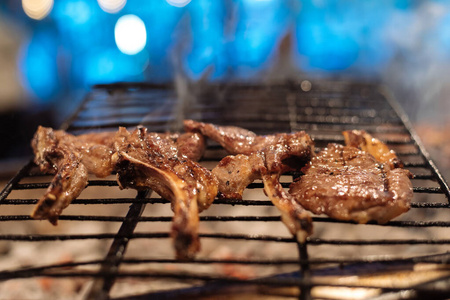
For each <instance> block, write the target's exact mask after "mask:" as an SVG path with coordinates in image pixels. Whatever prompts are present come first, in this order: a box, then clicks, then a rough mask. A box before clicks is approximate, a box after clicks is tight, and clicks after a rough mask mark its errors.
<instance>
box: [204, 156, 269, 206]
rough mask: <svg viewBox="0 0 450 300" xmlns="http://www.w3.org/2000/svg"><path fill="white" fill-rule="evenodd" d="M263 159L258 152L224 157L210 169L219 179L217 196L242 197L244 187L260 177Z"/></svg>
mask: <svg viewBox="0 0 450 300" xmlns="http://www.w3.org/2000/svg"><path fill="white" fill-rule="evenodd" d="M263 167H264V159H263V157H262V156H261V155H259V154H258V153H256V154H252V155H245V154H238V155H236V156H233V155H229V156H226V157H224V158H223V159H222V160H221V161H220V162H219V164H218V165H217V166H216V167H215V168H214V169H213V170H212V172H213V174H214V175H216V178H217V179H218V180H219V198H222V199H239V200H241V199H242V193H244V190H245V188H246V187H247V186H248V185H249V184H250V183H252V182H253V181H255V180H257V179H261V168H263Z"/></svg>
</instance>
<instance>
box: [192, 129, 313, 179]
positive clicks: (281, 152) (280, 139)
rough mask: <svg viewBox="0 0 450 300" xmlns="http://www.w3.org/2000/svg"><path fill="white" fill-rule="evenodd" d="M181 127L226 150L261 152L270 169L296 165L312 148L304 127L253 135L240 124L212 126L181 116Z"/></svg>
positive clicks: (301, 162) (306, 157) (287, 169)
mask: <svg viewBox="0 0 450 300" xmlns="http://www.w3.org/2000/svg"><path fill="white" fill-rule="evenodd" d="M184 127H185V130H186V131H188V132H200V133H202V134H203V135H205V136H207V137H208V138H210V139H212V140H214V141H216V142H217V143H219V144H220V145H221V146H222V147H224V148H225V150H227V151H228V152H229V153H230V154H246V155H250V154H253V153H257V152H263V153H264V156H265V163H266V167H267V168H268V170H269V171H270V172H280V171H281V172H287V171H290V170H296V169H299V168H300V167H301V166H303V165H304V164H305V162H306V161H307V160H308V159H309V158H310V157H311V155H312V153H313V151H314V144H313V141H312V140H311V138H310V137H309V135H308V134H306V133H305V132H304V131H299V132H294V133H278V134H274V135H257V134H255V133H254V132H252V131H249V130H246V129H243V128H240V127H234V126H216V125H213V124H209V123H202V122H196V121H193V120H185V121H184Z"/></svg>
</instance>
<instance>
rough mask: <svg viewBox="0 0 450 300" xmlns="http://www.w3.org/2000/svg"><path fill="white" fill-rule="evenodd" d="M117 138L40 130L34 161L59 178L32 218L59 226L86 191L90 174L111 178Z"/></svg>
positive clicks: (42, 198) (45, 195)
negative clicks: (66, 213) (59, 222)
mask: <svg viewBox="0 0 450 300" xmlns="http://www.w3.org/2000/svg"><path fill="white" fill-rule="evenodd" d="M113 137H114V136H113V135H112V134H110V133H101V134H98V135H92V134H88V135H82V136H78V137H75V136H73V135H71V134H68V133H66V132H64V131H62V130H53V129H51V128H45V127H41V126H40V127H39V128H38V130H37V131H36V133H35V135H34V138H33V140H32V143H31V144H32V147H33V150H34V153H35V159H34V161H35V163H36V164H37V165H38V166H39V167H40V170H41V171H42V172H44V173H48V174H56V175H55V176H54V178H53V180H52V181H51V183H50V185H49V187H48V188H47V191H46V192H45V194H44V195H43V196H42V197H41V198H40V199H39V201H38V204H37V205H36V207H35V209H34V211H33V212H32V214H31V216H32V217H33V218H35V219H48V220H49V221H50V222H51V223H52V224H54V225H56V223H57V221H58V216H59V215H60V214H61V212H62V210H63V209H64V208H66V207H67V206H68V205H69V204H70V202H72V200H73V199H75V198H77V197H78V196H79V195H80V193H81V192H82V191H83V190H84V188H85V187H86V185H87V182H88V173H92V174H94V175H96V176H97V177H105V176H108V175H109V174H111V172H112V170H113V165H112V164H111V154H112V145H113V141H114V138H113Z"/></svg>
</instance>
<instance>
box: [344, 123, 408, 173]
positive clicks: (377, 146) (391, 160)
mask: <svg viewBox="0 0 450 300" xmlns="http://www.w3.org/2000/svg"><path fill="white" fill-rule="evenodd" d="M342 134H343V135H344V139H345V144H346V145H347V146H351V147H355V148H358V149H361V150H363V151H366V152H367V153H370V154H372V156H373V157H375V159H376V160H377V161H379V162H381V163H385V164H388V166H389V168H391V169H394V168H403V163H402V162H401V161H400V159H399V158H398V157H397V155H396V154H395V152H394V150H391V149H389V147H388V146H387V145H386V144H384V143H383V142H381V141H380V140H378V139H376V138H374V137H372V136H371V135H370V134H368V133H367V132H365V131H364V130H347V131H344V132H343V133H342Z"/></svg>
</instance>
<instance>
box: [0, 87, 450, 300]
mask: <svg viewBox="0 0 450 300" xmlns="http://www.w3.org/2000/svg"><path fill="white" fill-rule="evenodd" d="M312 86H313V89H312V90H307V91H305V90H303V89H302V84H301V83H300V82H283V83H272V84H268V85H261V84H251V83H249V84H242V83H226V84H210V85H208V86H206V87H198V86H197V87H191V90H192V91H191V92H192V94H193V95H194V96H192V94H188V95H185V94H177V92H176V91H178V90H177V89H176V87H175V86H173V85H171V84H148V83H118V84H110V85H97V86H95V87H94V88H93V91H92V92H91V93H89V94H88V96H87V97H86V98H85V100H84V101H83V103H82V104H81V105H80V106H79V109H78V110H77V111H76V112H75V113H74V114H73V116H71V117H70V118H69V119H68V120H67V121H66V122H64V123H63V124H62V126H61V129H64V130H67V131H69V132H75V133H78V132H84V131H91V130H98V129H105V128H106V129H110V128H113V127H116V126H118V125H122V126H134V125H137V124H138V123H141V124H142V123H143V122H131V121H130V120H129V119H130V117H131V119H132V117H133V116H135V114H134V113H129V112H127V113H126V114H119V117H118V118H116V119H113V120H112V121H111V120H108V116H109V114H105V118H106V121H105V120H103V119H102V118H98V117H96V116H95V113H94V114H93V116H90V115H89V113H88V114H87V115H84V114H85V113H86V112H87V110H88V109H89V108H91V109H92V107H90V105H94V108H95V109H105V107H106V108H108V105H111V104H110V103H108V100H110V99H111V98H114V97H117V98H119V100H115V101H118V102H117V103H116V104H119V105H118V106H117V107H116V108H117V109H123V108H124V107H125V108H129V105H127V104H126V103H122V101H121V99H122V98H121V97H125V98H126V97H129V96H130V94H132V95H131V96H133V95H138V96H139V95H140V94H141V93H142V92H143V91H146V92H149V93H151V92H152V91H157V92H158V93H156V96H155V99H154V102H155V103H152V105H154V106H150V108H148V112H149V113H151V109H160V110H161V111H160V112H159V114H158V115H156V117H155V118H156V119H157V120H156V121H151V120H150V121H151V122H149V123H148V124H145V123H144V124H143V125H144V126H147V127H149V128H156V130H155V131H164V130H174V129H177V128H179V126H180V118H183V117H184V116H185V115H188V117H190V116H191V115H193V116H196V115H199V114H198V111H196V109H197V108H196V107H195V106H196V105H199V106H200V115H201V116H202V118H200V119H202V120H203V121H206V122H214V120H212V119H213V118H214V117H215V116H216V115H217V113H216V114H215V112H214V109H217V107H215V104H214V103H213V104H212V103H211V101H210V98H209V94H208V93H210V92H211V91H210V90H212V93H213V95H214V93H216V95H217V93H218V92H222V93H224V94H225V96H224V99H219V100H217V102H218V103H219V105H216V106H220V105H224V101H226V100H227V96H226V95H227V93H230V94H233V93H236V91H247V92H248V91H258V90H259V91H260V90H263V91H268V93H271V92H274V93H280V94H281V95H282V96H281V97H280V99H282V100H283V101H284V102H285V103H284V104H283V107H284V108H286V109H287V112H288V113H287V115H282V117H283V119H282V120H281V121H280V123H283V126H286V127H285V128H289V129H288V130H282V129H281V130H280V127H277V126H273V127H269V128H268V129H269V131H270V132H275V131H278V132H281V131H295V130H306V131H307V132H309V133H310V132H311V131H315V130H316V129H317V128H321V129H320V130H317V131H318V132H319V133H317V134H312V137H313V138H314V139H315V141H316V142H317V141H319V143H320V144H321V145H322V146H324V145H325V144H326V143H328V142H342V141H343V139H342V137H340V136H338V135H336V134H327V133H325V134H324V133H320V132H327V130H328V131H331V132H333V131H334V132H336V131H337V129H336V128H339V129H340V130H344V129H350V128H361V127H364V128H365V129H369V130H368V131H371V132H372V133H375V134H377V133H378V134H389V133H394V134H395V133H403V134H405V133H406V134H407V135H408V137H409V139H404V140H401V139H400V140H398V139H387V140H385V142H386V143H387V144H388V145H390V146H400V147H401V146H404V145H407V146H412V147H414V150H407V151H403V152H402V151H400V152H398V154H399V156H416V157H420V158H421V161H418V162H417V161H416V162H409V163H408V162H407V163H406V164H405V167H406V168H410V169H414V168H420V169H424V170H428V171H429V173H417V172H414V173H416V174H415V175H416V176H415V179H414V180H423V181H432V182H435V183H437V185H438V187H436V186H435V187H428V186H418V187H417V186H416V187H415V188H414V193H415V194H427V195H431V194H439V195H442V197H444V198H446V200H447V202H414V203H412V207H413V208H417V209H445V208H450V204H449V202H450V189H449V186H448V184H447V183H446V181H445V179H444V178H443V176H442V174H441V173H440V172H439V170H438V168H437V167H436V165H435V164H434V162H433V161H432V160H431V158H430V156H429V154H428V153H427V152H426V150H425V147H424V146H423V144H422V143H421V142H420V139H419V138H418V136H417V134H416V133H415V131H414V129H413V126H412V125H411V123H410V122H409V120H408V118H407V116H406V114H405V113H404V112H403V110H402V109H401V107H400V106H399V104H398V103H397V101H396V100H395V99H394V97H393V96H392V95H391V94H390V93H389V91H388V90H387V89H386V88H385V87H383V86H379V85H372V84H370V83H348V82H324V81H321V82H317V83H315V82H313V84H312ZM205 90H206V92H205ZM354 91H359V92H360V93H361V95H359V98H358V97H356V98H358V99H359V101H356V102H352V101H354V100H352V97H353V96H354V95H353V94H352V93H354ZM161 93H162V94H164V93H168V94H169V96H168V97H167V98H164V99H166V100H167V99H169V100H167V102H169V104H174V106H175V109H174V111H171V112H170V114H171V115H172V116H174V119H172V120H167V119H165V120H164V117H167V116H168V113H167V111H165V110H166V109H167V110H170V109H173V106H169V105H168V103H166V101H162V100H160V99H159V97H160V96H161ZM310 93H316V94H318V95H319V96H317V99H316V98H314V97H311V96H310ZM364 93H367V94H368V95H366V96H364V95H363V94H364ZM144 94H145V93H144ZM336 94H337V95H338V97H337V98H333V97H334V96H335V95H336ZM99 95H103V96H102V97H105V98H104V99H101V101H98V99H99ZM205 95H206V96H205ZM330 95H331V97H329V96H330ZM197 97H198V98H202V97H203V98H206V99H203V98H202V99H203V100H205V102H202V101H203V100H200V101H199V102H197V101H194V100H198V99H197ZM302 97H305V98H306V99H309V100H311V101H310V102H309V103H303V102H302V101H301V98H302ZM308 97H309V98H308ZM339 97H340V98H339ZM131 98H132V99H133V101H136V107H138V108H140V109H142V107H146V106H145V105H144V104H147V105H148V104H149V102H151V101H150V100H148V99H143V98H142V97H141V96H139V97H136V98H137V100H136V98H133V97H131ZM152 99H153V98H152ZM176 99H178V100H176ZM180 99H181V100H180ZM299 99H300V100H299ZM330 99H331V100H330ZM361 99H362V100H361ZM103 100H105V101H106V103H103V102H102V101H103ZM247 100H248V101H250V100H252V99H247ZM253 100H254V99H253ZM253 100H252V101H253ZM380 101H385V103H384V104H382V103H381V107H384V110H380V111H381V112H383V114H386V112H390V113H388V115H383V114H381V115H378V113H377V111H376V109H377V108H379V106H380ZM92 103H93V104H92ZM180 103H181V104H180ZM324 103H325V104H327V105H324ZM351 103H353V104H355V103H357V105H353V106H351V107H347V106H348V104H351ZM273 104H274V103H270V105H268V109H270V108H271V107H273ZM330 104H333V105H330ZM363 104H364V105H366V106H367V105H372V106H371V107H372V109H367V107H366V108H364V107H358V105H361V106H362V105H363ZM96 105H97V106H96ZM202 105H204V106H203V108H204V110H202ZM243 105H244V106H246V104H243ZM383 105H388V106H383ZM161 106H162V109H161V108H160V107H161ZM192 106H194V107H192ZM280 106H281V105H280ZM250 107H252V106H251V105H250ZM336 107H338V108H336ZM386 107H387V108H386ZM244 108H245V107H244ZM340 108H343V111H344V112H345V113H348V115H338V116H335V117H331V118H328V116H329V114H330V113H331V112H333V109H335V110H334V111H339V109H340ZM210 109H211V110H210ZM258 109H261V110H262V111H264V113H266V111H265V110H264V109H266V108H265V106H264V105H262V106H261V107H260V108H258ZM277 109H280V110H283V108H277ZM231 110H232V108H231ZM186 111H187V112H186ZM299 111H301V112H302V113H301V114H299ZM118 112H119V110H118ZM308 112H310V113H311V112H312V113H311V114H309V116H311V117H310V118H305V119H301V120H300V119H299V116H302V117H304V116H308ZM315 112H317V113H315ZM356 112H357V114H356ZM259 114H261V113H259ZM274 114H279V112H276V113H274ZM352 114H353V115H352ZM224 115H225V117H224V120H222V121H223V122H222V123H224V124H226V123H228V124H232V125H237V126H242V127H245V128H249V129H251V130H254V131H256V132H258V131H260V133H263V132H261V131H262V130H261V129H262V128H261V127H260V126H261V124H260V123H264V122H266V124H265V125H267V124H268V123H269V122H271V121H273V122H274V123H276V122H277V121H278V120H275V121H274V120H271V119H270V118H272V116H271V114H268V113H266V114H263V115H260V116H259V118H260V119H259V120H258V119H252V118H254V116H253V115H252V118H249V119H248V120H247V121H249V124H253V123H252V122H254V125H255V126H254V127H253V128H252V126H245V124H239V122H236V121H237V119H238V118H239V117H236V116H234V115H231V117H230V115H229V114H227V113H226V112H225V113H224ZM160 117H162V119H163V120H162V121H161V120H158V118H160ZM227 118H228V119H227ZM236 118H237V119H236ZM256 118H258V116H256ZM136 119H139V117H137V118H136ZM197 119H199V118H197ZM225 119H226V120H225ZM261 119H262V120H261ZM141 120H142V118H141ZM83 122H84V123H83ZM89 122H90V123H89ZM215 123H216V122H215ZM244 123H245V122H244ZM80 124H81V125H80ZM149 125H152V126H149ZM386 125H389V126H387V127H385V126H386ZM321 126H322V127H321ZM339 126H340V127H339ZM281 127H282V126H281ZM264 129H265V130H267V128H264ZM330 129H331V130H330ZM370 129H373V130H370ZM270 132H264V133H270ZM319 148H320V147H319ZM208 149H209V150H210V151H211V152H213V153H216V152H220V149H219V147H217V145H214V144H212V145H209V147H208ZM214 155H216V154H214ZM214 155H212V156H210V157H208V156H206V157H205V159H204V161H215V160H216V157H214ZM32 168H33V163H32V162H30V163H29V164H27V165H26V166H24V167H23V168H22V169H21V170H20V171H19V172H18V174H17V175H16V176H14V177H13V178H12V179H11V180H10V181H9V182H8V184H7V185H6V186H5V188H4V189H3V191H2V192H1V193H0V204H1V205H32V204H35V203H36V202H37V199H8V196H9V195H10V193H11V191H14V190H32V189H41V188H45V187H46V185H48V183H20V182H21V180H23V179H24V178H26V177H29V176H30V174H29V173H30V171H31V170H32ZM293 176H298V174H293ZM88 186H90V187H94V186H108V187H116V186H117V183H116V182H115V181H111V180H90V181H89V185H88ZM283 186H284V187H285V188H286V187H287V186H288V184H287V183H284V184H283ZM249 188H250V189H262V184H261V183H253V184H251V185H250V186H249ZM89 200H90V201H89ZM96 203H102V204H105V203H129V204H130V208H129V210H128V212H127V215H126V216H125V217H108V216H106V217H105V216H66V215H62V216H61V218H60V220H61V221H70V220H77V221H88V220H89V221H98V222H121V227H120V229H119V230H118V231H117V233H112V234H92V235H74V234H71V235H68V234H62V235H41V236H39V235H27V234H22V235H0V240H9V241H15V242H19V241H28V242H33V241H57V240H59V241H64V240H85V239H111V240H112V245H111V247H110V248H109V251H108V253H107V254H106V255H105V258H104V259H103V260H98V261H88V262H75V263H73V264H53V265H49V266H41V267H29V268H25V269H17V270H5V271H0V280H6V279H14V278H29V277H35V276H49V277H55V278H58V277H89V278H93V279H94V284H93V286H92V288H91V290H90V292H89V293H88V295H87V299H106V298H108V297H109V292H110V290H111V288H112V286H113V285H114V282H115V280H116V279H117V278H122V277H137V278H142V277H148V278H172V279H177V280H192V279H197V280H200V281H203V282H206V283H208V282H213V283H211V284H206V285H205V286H203V288H195V289H183V290H173V291H168V292H157V293H152V294H146V295H135V296H133V297H128V298H130V299H139V298H140V297H147V296H150V295H152V296H158V297H169V298H170V297H173V298H176V297H180V295H192V293H193V294H195V295H198V293H200V295H208V293H210V292H212V291H214V290H215V289H216V288H217V287H218V286H220V287H221V288H225V287H226V286H230V285H238V286H242V285H246V286H254V285H255V284H256V285H258V286H261V285H269V286H274V287H278V286H291V287H292V286H294V287H300V289H301V290H302V293H301V294H300V297H302V298H304V299H307V298H309V297H310V289H311V288H312V287H316V286H321V284H318V283H313V282H312V281H311V276H312V275H311V266H316V265H327V264H334V265H337V266H340V267H341V268H343V269H346V268H351V266H352V265H354V264H366V265H370V264H374V263H386V264H387V265H395V264H397V263H400V262H407V263H415V264H416V263H423V262H429V260H430V259H431V258H432V257H434V256H433V255H431V256H430V255H427V256H421V257H417V256H415V257H394V258H391V259H375V260H372V259H359V260H349V259H344V260H339V259H336V260H332V259H328V260H327V259H310V258H309V257H308V246H314V245H351V246H364V245H372V244H376V245H380V246H390V245H428V244H437V245H449V244H450V240H449V239H414V238H409V239H406V238H405V239H389V240H385V241H380V240H364V241H362V240H356V241H351V240H349V241H346V240H341V239H335V240H333V239H321V238H310V239H308V241H307V243H306V244H305V245H300V244H297V249H298V257H299V259H298V260H283V259H276V258H275V259H270V260H251V259H250V260H244V261H242V260H217V259H216V260H214V259H211V260H207V259H206V260H205V259H202V260H198V259H197V260H196V261H195V263H198V264H213V263H214V264H239V265H246V264H248V265H252V264H255V265H274V264H275V265H277V264H290V265H296V266H298V269H299V271H298V273H296V274H294V275H292V274H291V275H292V276H285V277H279V276H270V277H265V278H261V279H256V280H240V279H237V278H231V277H226V276H202V275H198V274H177V273H176V272H173V273H167V272H164V273H160V274H158V273H157V272H156V273H155V272H153V273H146V272H134V273H133V272H131V273H129V272H128V273H123V272H120V271H118V268H119V266H120V265H121V264H127V263H133V260H127V259H126V258H125V253H126V248H127V245H128V243H129V241H130V240H133V239H138V238H154V239H161V238H168V236H169V234H168V233H167V232H154V233H149V234H145V233H134V229H135V228H136V225H137V224H138V223H140V222H170V220H171V218H170V217H164V216H162V217H141V214H142V211H143V209H144V208H145V206H146V205H147V204H155V203H165V204H168V203H167V201H165V200H164V199H159V198H154V197H150V198H148V197H146V195H145V193H138V194H137V196H136V198H115V199H101V198H96V199H88V201H87V200H86V199H83V200H75V201H73V205H76V204H96ZM215 205H233V206H234V205H237V206H239V205H243V206H271V203H270V201H269V200H267V199H264V200H245V199H244V200H242V201H237V200H218V199H216V200H215ZM313 220H314V222H315V223H318V222H326V223H330V224H333V223H343V224H347V223H350V222H342V221H336V220H331V219H329V218H321V217H314V218H313ZM7 221H31V219H30V218H29V217H28V216H27V215H12V216H10V215H8V216H0V222H7ZM201 221H202V222H208V221H213V222H216V221H218V222H233V221H239V222H241V221H242V222H278V221H279V217H274V216H268V217H261V216H243V217H233V216H230V217H228V218H227V217H223V216H217V217H214V216H205V217H201ZM33 222H35V221H33ZM370 225H373V226H379V225H375V224H369V226H370ZM387 226H394V227H426V228H435V227H438V228H447V227H449V226H450V222H447V221H428V222H426V221H421V220H420V221H391V222H389V223H388V224H387ZM200 237H201V238H202V239H219V240H250V241H253V240H258V241H262V242H276V243H297V242H296V241H295V240H294V239H292V238H286V237H280V236H270V235H259V236H250V235H248V234H247V235H246V234H242V235H237V234H224V233H221V234H220V233H219V234H204V233H203V234H202V233H201V234H200ZM437 261H438V262H437V263H439V264H442V265H447V264H449V261H450V255H449V254H448V253H443V254H442V255H440V256H439V259H438V260H437ZM135 262H141V263H142V262H145V260H140V261H139V260H136V261H135ZM157 262H158V263H161V264H163V263H175V264H177V263H180V264H182V263H183V262H175V261H173V260H161V259H160V260H157ZM86 264H87V265H89V264H94V265H99V270H98V271H96V272H86V271H82V272H80V271H78V272H77V271H69V272H68V271H67V270H66V269H65V268H67V267H69V266H71V267H79V266H82V265H86ZM55 269H56V270H58V269H59V271H54V270H55ZM280 278H281V279H280ZM448 280H449V278H443V279H441V281H443V282H446V281H448ZM217 281H219V283H216V282H217ZM211 285H212V286H213V287H214V288H211ZM326 286H330V284H326ZM336 286H339V285H336ZM344 286H345V287H352V285H349V284H346V285H344ZM369 288H373V286H369ZM404 290H405V289H403V288H390V289H385V290H384V291H383V292H385V293H393V295H395V293H398V292H401V291H404ZM413 291H414V293H413V294H411V298H413V297H416V296H417V295H426V294H427V293H432V294H433V295H436V293H438V294H439V290H438V291H436V290H433V291H430V290H429V288H427V287H423V286H417V287H414V289H413ZM448 291H450V289H449V287H448V285H447V287H446V288H445V289H443V291H442V292H444V293H445V292H448ZM399 297H400V295H399Z"/></svg>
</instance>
